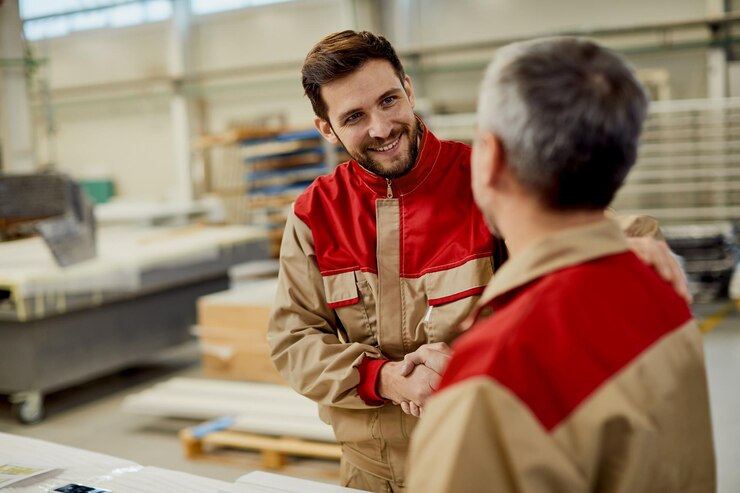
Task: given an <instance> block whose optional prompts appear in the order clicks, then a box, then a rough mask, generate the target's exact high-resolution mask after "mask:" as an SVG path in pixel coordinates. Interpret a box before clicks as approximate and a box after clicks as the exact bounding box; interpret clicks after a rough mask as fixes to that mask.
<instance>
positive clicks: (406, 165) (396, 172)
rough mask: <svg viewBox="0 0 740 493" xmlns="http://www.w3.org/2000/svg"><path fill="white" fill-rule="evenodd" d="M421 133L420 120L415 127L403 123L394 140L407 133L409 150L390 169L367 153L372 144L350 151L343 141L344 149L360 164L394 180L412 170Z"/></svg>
mask: <svg viewBox="0 0 740 493" xmlns="http://www.w3.org/2000/svg"><path fill="white" fill-rule="evenodd" d="M420 133H421V127H420V125H419V122H416V125H414V127H413V128H412V127H411V126H409V125H403V126H402V127H401V131H400V132H399V133H398V135H396V136H395V137H394V140H395V139H398V138H400V137H401V136H402V135H404V134H405V135H406V136H407V138H408V141H409V150H408V153H407V154H406V156H405V159H403V160H402V161H401V162H400V163H398V165H395V166H393V167H392V168H390V169H388V168H387V167H383V165H381V164H380V163H378V162H377V161H375V160H374V159H372V158H371V157H370V156H368V155H367V148H368V147H372V144H367V145H365V146H364V148H363V149H362V151H357V152H350V150H349V149H347V146H345V145H344V143H342V145H343V146H344V149H345V150H346V151H347V153H348V154H349V155H350V156H351V157H352V159H354V160H355V161H357V162H358V163H359V164H360V166H362V167H363V168H365V169H366V170H368V171H370V172H371V173H374V174H376V175H378V176H380V177H383V178H387V179H389V180H394V179H396V178H400V177H402V176H403V175H405V174H406V173H408V172H409V171H411V168H413V167H414V164H416V158H417V156H418V155H419V134H420ZM399 145H400V142H399Z"/></svg>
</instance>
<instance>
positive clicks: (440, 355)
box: [378, 342, 452, 417]
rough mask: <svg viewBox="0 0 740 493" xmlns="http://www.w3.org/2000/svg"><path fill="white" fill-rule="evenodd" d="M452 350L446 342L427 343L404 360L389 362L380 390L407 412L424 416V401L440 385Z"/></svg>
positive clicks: (384, 371)
mask: <svg viewBox="0 0 740 493" xmlns="http://www.w3.org/2000/svg"><path fill="white" fill-rule="evenodd" d="M451 356H452V352H451V350H450V347H449V346H448V345H447V344H445V343H444V342H435V343H432V344H424V345H423V346H421V347H419V348H418V349H417V350H416V351H414V352H413V353H409V354H407V355H406V356H405V357H404V359H403V360H402V361H390V362H388V363H386V364H384V365H383V367H382V368H381V369H380V378H379V382H378V393H379V394H380V395H381V397H383V398H385V399H388V400H390V401H392V402H393V403H394V404H398V405H400V406H401V409H403V412H405V413H406V414H411V415H413V416H417V417H418V416H421V413H422V410H423V406H424V403H425V402H426V399H427V397H429V396H430V395H431V394H432V392H434V390H436V388H437V387H438V386H439V380H440V377H441V375H442V372H443V371H444V369H445V368H446V367H447V364H448V363H449V361H450V357H451Z"/></svg>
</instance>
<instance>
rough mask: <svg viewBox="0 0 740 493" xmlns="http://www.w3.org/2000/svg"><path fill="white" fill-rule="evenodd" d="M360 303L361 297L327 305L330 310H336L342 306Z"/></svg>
mask: <svg viewBox="0 0 740 493" xmlns="http://www.w3.org/2000/svg"><path fill="white" fill-rule="evenodd" d="M358 301H360V297H359V296H356V297H354V298H352V299H349V300H342V301H335V302H333V303H327V304H326V305H327V306H328V307H329V308H331V309H334V308H339V307H342V306H349V305H356V304H357V302H358Z"/></svg>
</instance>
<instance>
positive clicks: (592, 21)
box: [383, 0, 707, 49]
mask: <svg viewBox="0 0 740 493" xmlns="http://www.w3.org/2000/svg"><path fill="white" fill-rule="evenodd" d="M383 10H384V12H383V14H384V19H385V22H386V25H387V26H388V27H389V32H388V34H389V36H390V37H391V38H392V39H393V40H394V41H395V42H396V43H397V45H398V46H397V47H398V48H401V49H403V48H405V47H407V45H408V46H429V45H431V46H439V45H445V44H448V43H465V42H473V41H489V40H495V39H510V38H520V37H525V36H537V35H543V34H547V33H559V32H563V31H568V30H582V29H603V28H608V27H622V26H629V25H639V24H649V23H657V22H666V21H676V20H686V19H688V18H695V17H701V16H704V15H706V13H707V7H706V0H648V1H645V0H620V1H613V0H567V1H552V0H515V1H512V0H455V1H449V0H405V1H397V0H383ZM409 13H410V15H409ZM396 20H410V22H404V23H403V24H401V25H399V24H398V23H397V22H396Z"/></svg>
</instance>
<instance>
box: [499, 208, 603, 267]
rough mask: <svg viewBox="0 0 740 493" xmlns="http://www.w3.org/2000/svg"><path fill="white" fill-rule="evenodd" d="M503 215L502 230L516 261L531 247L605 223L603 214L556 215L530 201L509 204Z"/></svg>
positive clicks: (599, 211) (590, 212)
mask: <svg viewBox="0 0 740 493" xmlns="http://www.w3.org/2000/svg"><path fill="white" fill-rule="evenodd" d="M507 208H508V209H509V210H508V211H504V212H508V213H503V212H502V213H500V214H498V217H501V218H502V220H501V221H500V222H499V228H500V230H501V233H502V234H503V237H504V238H505V239H506V246H507V248H508V250H509V254H510V255H511V256H512V257H514V256H516V255H518V254H519V253H521V252H522V251H523V250H524V249H526V248H527V247H529V246H530V245H532V244H534V243H536V242H538V241H540V240H542V239H544V238H546V237H548V236H551V235H553V234H555V233H558V232H560V231H562V230H564V229H568V228H574V227H578V226H585V225H587V224H592V223H595V222H598V221H601V220H603V219H604V211H603V210H570V211H555V210H551V209H546V208H543V207H542V206H540V205H539V204H538V203H537V202H534V201H532V200H529V199H525V200H521V201H517V203H509V204H508V205H507Z"/></svg>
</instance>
